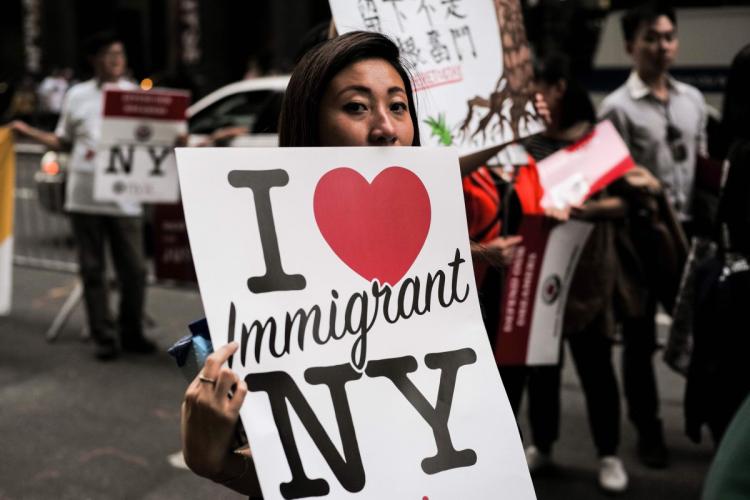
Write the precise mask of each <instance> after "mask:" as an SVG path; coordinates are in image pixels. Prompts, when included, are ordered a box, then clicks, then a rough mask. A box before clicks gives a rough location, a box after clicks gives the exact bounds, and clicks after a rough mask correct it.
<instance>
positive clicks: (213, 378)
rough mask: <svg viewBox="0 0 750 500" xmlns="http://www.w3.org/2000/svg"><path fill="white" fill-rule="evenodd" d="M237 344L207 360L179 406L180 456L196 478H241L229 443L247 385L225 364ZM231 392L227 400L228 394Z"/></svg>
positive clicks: (224, 479) (223, 480) (227, 346)
mask: <svg viewBox="0 0 750 500" xmlns="http://www.w3.org/2000/svg"><path fill="white" fill-rule="evenodd" d="M237 348H238V344H237V342H232V343H230V344H227V345H225V346H223V347H222V348H221V349H218V350H217V351H216V352H214V353H213V354H211V355H210V356H208V358H206V364H205V365H204V366H203V370H202V371H201V373H200V374H199V375H198V376H197V377H196V378H195V380H193V381H192V382H191V383H190V386H188V389H187V392H185V399H184V401H183V402H182V421H181V428H182V429H181V430H182V453H183V455H184V457H185V463H186V464H187V465H188V467H190V469H191V470H192V471H193V472H195V473H196V474H198V475H200V476H203V477H206V478H209V479H212V480H214V481H216V482H226V481H228V480H231V479H232V478H235V477H237V476H238V475H241V474H242V469H240V470H237V469H238V463H239V465H240V467H241V466H242V463H241V461H239V462H238V456H237V455H236V454H234V453H233V450H232V442H233V440H234V437H235V428H236V426H237V421H238V419H239V415H240V407H241V406H242V402H243V401H244V400H245V395H246V394H247V385H246V384H245V381H244V380H241V379H240V378H239V377H238V376H237V375H236V374H235V373H234V372H233V371H232V370H231V369H229V368H227V367H225V366H223V365H224V363H225V362H226V361H227V360H228V359H229V358H230V357H231V356H232V354H234V353H235V351H237ZM230 391H232V395H231V397H230V395H229V393H230Z"/></svg>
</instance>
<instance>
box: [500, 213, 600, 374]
mask: <svg viewBox="0 0 750 500" xmlns="http://www.w3.org/2000/svg"><path fill="white" fill-rule="evenodd" d="M592 229H593V225H592V224H590V223H587V222H581V221H568V222H566V223H565V224H556V225H552V224H551V223H550V220H549V219H548V218H546V217H543V216H534V215H527V216H524V218H523V220H522V221H521V227H520V228H519V231H518V234H520V235H521V236H523V241H522V242H521V243H520V244H519V246H518V248H516V251H515V253H514V255H513V261H512V262H511V265H510V266H509V268H508V271H507V273H508V274H507V278H506V281H505V287H504V291H503V298H502V304H501V306H500V311H501V313H500V318H501V321H500V325H498V331H497V332H496V335H497V342H496V344H495V359H496V360H497V362H498V364H500V365H503V366H505V365H554V364H557V363H558V362H559V356H560V339H561V335H562V326H563V317H564V314H565V304H566V302H567V298H568V290H569V289H570V283H571V281H572V279H573V274H574V273H575V270H576V266H577V265H578V258H579V257H580V255H581V252H582V251H583V247H584V245H585V244H586V240H587V239H588V237H589V234H590V233H591V230H592Z"/></svg>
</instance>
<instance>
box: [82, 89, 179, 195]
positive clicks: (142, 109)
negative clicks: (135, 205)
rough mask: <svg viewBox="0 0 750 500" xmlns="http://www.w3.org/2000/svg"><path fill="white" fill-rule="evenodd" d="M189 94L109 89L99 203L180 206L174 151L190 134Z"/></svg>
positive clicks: (97, 185) (98, 168)
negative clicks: (187, 117)
mask: <svg viewBox="0 0 750 500" xmlns="http://www.w3.org/2000/svg"><path fill="white" fill-rule="evenodd" d="M188 102H189V94H187V93H185V92H180V91H172V90H169V91H167V90H159V89H155V90H149V91H134V90H127V91H126V90H119V89H116V88H105V91H104V110H103V117H102V132H101V139H100V145H99V152H98V154H97V165H96V173H95V178H94V197H95V198H96V199H98V200H101V201H115V202H119V201H136V202H174V201H177V200H179V186H178V184H177V167H176V164H175V160H174V153H173V146H174V143H175V139H176V138H177V136H178V135H180V134H181V133H184V132H185V130H186V125H185V111H186V109H187V105H188Z"/></svg>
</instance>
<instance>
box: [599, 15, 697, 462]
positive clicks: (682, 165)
mask: <svg viewBox="0 0 750 500" xmlns="http://www.w3.org/2000/svg"><path fill="white" fill-rule="evenodd" d="M622 28H623V33H624V35H625V45H626V50H627V52H628V54H629V55H630V56H631V58H632V59H633V71H632V72H631V74H630V77H629V78H628V80H627V81H626V82H625V83H624V84H623V85H622V86H621V87H620V88H618V89H617V90H615V91H614V92H612V93H611V94H610V95H608V96H607V97H606V98H605V99H604V101H603V102H602V106H601V109H600V112H599V115H600V118H602V119H609V120H611V121H612V123H613V124H614V125H615V127H616V128H617V130H618V131H619V133H620V135H621V136H622V137H623V139H624V140H625V143H626V144H627V145H628V147H629V149H630V153H631V155H632V156H633V159H634V160H635V162H636V163H637V164H638V165H641V166H643V167H645V168H647V169H648V170H649V171H650V172H651V173H652V174H654V176H656V177H657V178H658V179H659V181H660V182H661V185H662V188H663V189H664V192H665V194H666V196H667V199H668V200H669V202H670V204H671V205H672V208H673V209H674V211H675V213H676V215H677V217H678V218H679V220H680V221H681V222H682V224H683V227H684V228H685V229H686V230H689V227H690V218H691V213H690V204H691V200H692V192H693V178H694V175H695V164H696V157H697V155H703V154H705V152H706V109H705V102H704V99H703V96H702V95H701V93H700V92H699V91H698V90H697V89H696V88H694V87H691V86H690V85H687V84H684V83H681V82H678V81H676V80H675V79H673V78H672V77H671V76H670V75H669V68H670V66H671V65H672V63H673V62H674V59H675V56H676V55H677V48H678V39H677V20H676V17H675V12H674V10H673V9H671V8H668V7H664V6H660V5H659V4H655V3H654V4H646V5H641V6H639V7H636V8H633V9H631V10H630V11H628V12H627V13H626V14H625V15H624V16H623V18H622ZM642 237H643V238H645V237H646V236H645V235H642ZM647 286H652V285H647ZM646 292H647V293H646V294H645V295H646V296H647V298H646V299H645V300H644V310H645V312H644V315H643V316H642V317H634V318H624V319H623V339H624V344H625V347H624V353H623V375H624V376H623V379H624V388H625V396H626V398H627V401H628V414H629V417H630V420H631V421H632V422H633V424H634V425H635V427H636V428H637V430H638V434H639V444H638V451H639V456H640V458H641V460H642V462H643V463H644V464H646V465H648V466H651V467H664V466H666V465H667V450H666V446H665V444H664V437H663V431H662V424H661V420H660V418H659V399H658V392H657V384H656V376H655V373H654V368H653V360H652V358H653V354H654V352H655V350H656V345H657V344H656V326H655V321H654V316H655V311H656V299H655V297H654V295H655V294H654V290H647V291H646Z"/></svg>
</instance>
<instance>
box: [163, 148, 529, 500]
mask: <svg viewBox="0 0 750 500" xmlns="http://www.w3.org/2000/svg"><path fill="white" fill-rule="evenodd" d="M177 162H178V167H179V174H180V185H181V190H182V198H183V204H184V208H185V215H186V221H187V226H188V234H189V236H190V244H191V247H192V251H193V258H194V260H195V265H196V272H197V275H198V283H199V285H200V290H201V297H202V299H203V304H204V308H205V312H206V316H207V319H208V324H209V327H210V331H211V337H212V342H213V343H214V346H215V347H217V348H218V347H220V346H222V345H224V344H226V343H227V342H228V341H232V340H236V341H238V342H239V343H240V349H239V350H238V352H237V353H236V354H235V355H234V356H233V357H232V359H231V360H230V362H229V365H230V366H231V368H232V369H233V370H235V371H236V372H237V373H238V375H239V376H240V377H242V378H243V379H244V380H245V381H246V382H247V385H248V387H249V390H250V392H249V393H248V396H247V399H246V400H245V403H244V405H243V407H242V410H241V417H242V422H243V424H244V426H245V429H246V431H247V435H248V439H249V442H250V446H251V448H252V450H253V456H254V458H255V462H256V467H257V471H258V475H259V478H260V484H261V487H262V489H263V496H264V498H267V499H280V498H285V499H289V498H308V497H315V496H327V497H329V498H362V499H383V498H419V499H422V498H431V499H441V498H443V499H455V498H473V499H482V498H487V499H489V498H497V490H498V487H502V489H503V491H504V492H505V494H506V495H507V496H508V498H514V499H533V498H535V495H534V491H533V486H532V483H531V480H530V477H529V473H528V468H527V465H526V462H525V459H524V455H523V449H522V446H521V441H520V438H519V434H518V429H517V426H516V422H515V418H514V417H513V413H512V411H511V408H510V406H509V404H508V401H507V398H506V396H505V392H504V389H503V386H502V382H501V380H500V377H499V374H498V371H497V367H496V365H495V362H494V359H493V357H492V352H491V350H490V348H489V342H488V338H487V334H486V332H485V331H484V326H483V323H482V318H481V313H480V310H479V303H478V301H477V294H476V289H475V284H474V277H473V273H472V268H471V256H470V250H469V242H468V238H467V228H466V219H465V214H464V203H463V197H462V193H461V183H460V178H459V175H460V174H459V169H458V162H457V156H456V153H455V150H446V149H445V148H366V147H360V148H281V149H279V148H275V149H267V148H251V149H236V148H220V149H209V148H198V149H178V150H177Z"/></svg>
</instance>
